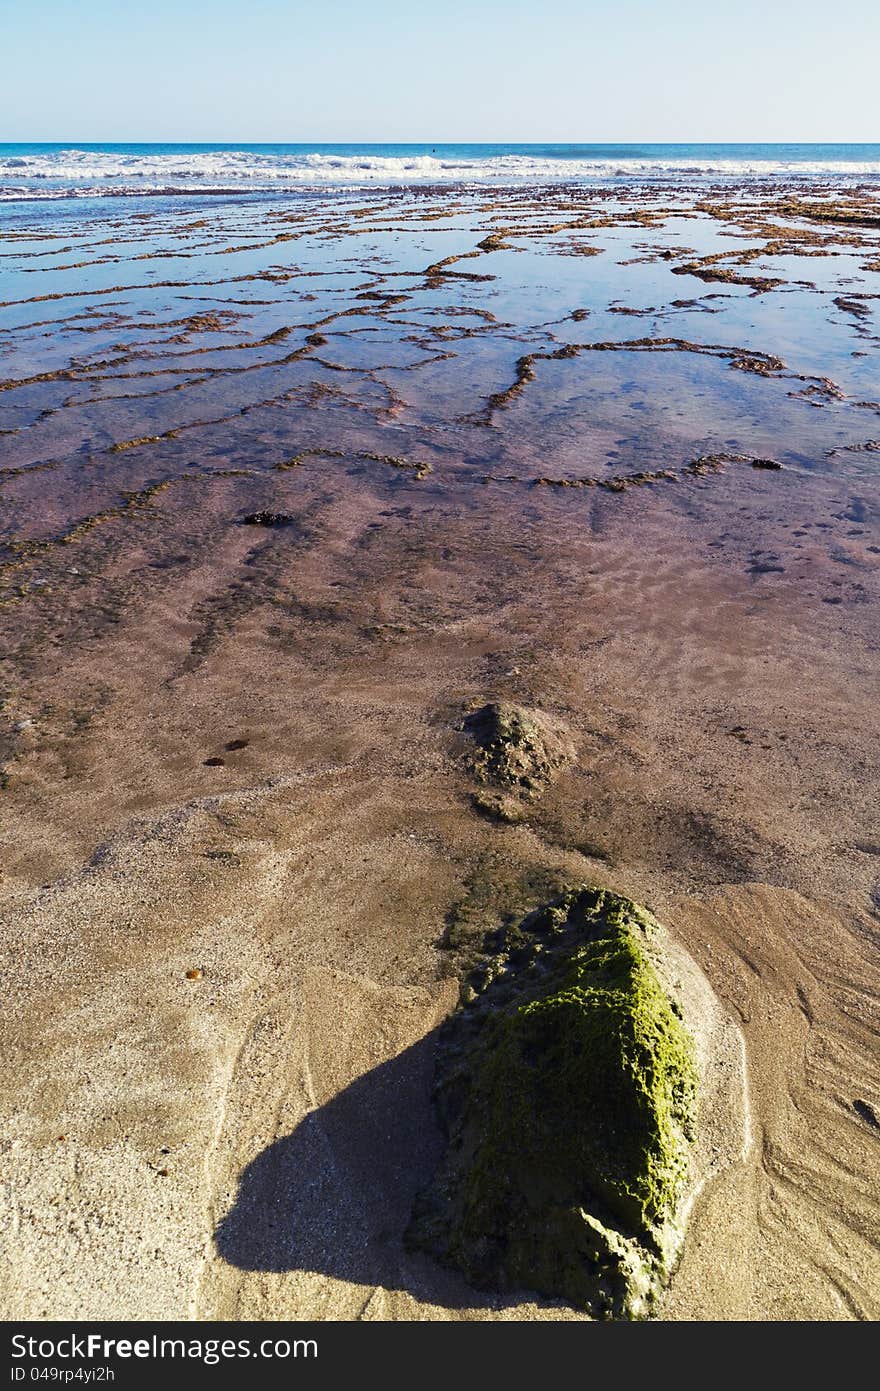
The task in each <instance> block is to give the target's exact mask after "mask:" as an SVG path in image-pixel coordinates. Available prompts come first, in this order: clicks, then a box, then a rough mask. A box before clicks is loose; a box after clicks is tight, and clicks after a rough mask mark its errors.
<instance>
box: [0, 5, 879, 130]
mask: <svg viewBox="0 0 880 1391" xmlns="http://www.w3.org/2000/svg"><path fill="white" fill-rule="evenodd" d="M878 64H880V3H878V0H832V2H831V3H826V2H825V0H736V2H734V0H715V3H712V0H665V3H664V0H614V2H613V3H612V0H602V3H597V0H543V3H542V0H532V3H529V4H524V3H520V0H470V3H465V0H445V2H444V0H437V3H434V4H426V3H423V2H422V0H373V3H370V0H211V2H210V3H209V0H152V3H151V0H143V3H139V4H135V0H0V141H12V140H25V141H26V140H63V141H67V140H80V141H88V140H95V141H99V140H120V141H131V140H146V141H163V140H166V141H171V140H181V141H196V140H205V141H211V140H217V141H236V140H240V141H242V142H255V141H260V140H265V141H319V140H326V141H368V140H375V141H383V140H385V141H404V140H412V141H431V140H439V141H447V140H448V141H455V140H476V141H504V140H510V141H529V140H531V141H549V140H559V141H585V142H591V141H609V140H622V141H625V140H634V141H638V140H644V141H647V140H746V141H748V140H866V141H880V80H878Z"/></svg>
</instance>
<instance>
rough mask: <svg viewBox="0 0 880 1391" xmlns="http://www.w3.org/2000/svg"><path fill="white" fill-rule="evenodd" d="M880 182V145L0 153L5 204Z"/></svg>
mask: <svg viewBox="0 0 880 1391" xmlns="http://www.w3.org/2000/svg"><path fill="white" fill-rule="evenodd" d="M817 178H819V179H822V180H827V181H831V182H840V183H846V184H852V183H854V182H855V183H865V182H868V183H873V182H880V144H852V145H847V144H829V145H819V144H809V145H799V144H754V145H745V144H714V145H713V144H693V145H683V144H669V145H666V144H645V145H634V144H622V145H573V144H572V145H569V144H557V145H553V144H550V145H540V144H531V145H475V144H474V145H471V144H466V145H460V144H456V145H444V144H437V145H367V144H361V145H296V144H293V145H287V144H277V145H263V144H261V145H247V144H216V145H213V144H212V145H205V144H192V145H188V144H174V145H155V144H151V145H147V144H116V143H107V144H78V143H76V142H67V143H59V144H32V145H24V144H6V145H0V201H4V202H17V201H20V200H33V199H41V200H43V199H50V200H52V199H62V198H95V197H105V196H111V197H120V196H137V197H143V196H145V195H150V194H157V195H166V196H167V195H169V194H174V193H188V194H189V193H205V194H217V193H223V194H242V193H259V192H267V191H271V192H273V193H277V192H283V191H284V190H286V189H291V190H303V189H309V188H317V189H321V188H327V187H328V186H330V187H337V188H349V189H361V188H367V187H391V186H407V185H438V184H441V185H442V184H450V185H453V184H462V183H473V184H478V185H489V186H502V187H503V186H508V187H509V186H523V187H534V186H539V185H541V184H558V183H566V182H577V183H585V182H586V183H603V184H609V183H610V184H615V183H632V182H656V183H672V184H689V183H699V182H711V183H718V182H725V181H742V180H749V181H755V182H760V183H767V182H772V181H774V180H778V179H785V180H786V181H791V180H800V179H803V180H813V181H815V180H816V179H817Z"/></svg>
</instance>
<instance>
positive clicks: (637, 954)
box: [408, 886, 744, 1318]
mask: <svg viewBox="0 0 880 1391" xmlns="http://www.w3.org/2000/svg"><path fill="white" fill-rule="evenodd" d="M670 946H671V944H670V943H669V940H668V938H667V936H666V933H665V932H664V930H663V928H662V927H661V926H660V924H659V923H658V922H657V921H656V920H655V919H654V918H653V917H652V915H651V914H650V913H648V912H647V911H646V910H644V909H642V908H639V907H638V906H637V905H636V904H634V903H632V902H631V901H630V900H629V899H625V898H622V897H620V896H619V895H617V894H614V893H611V892H610V891H607V890H604V889H598V888H592V887H586V886H584V887H580V888H576V889H572V890H570V891H569V892H567V893H565V894H564V895H563V896H562V897H561V898H559V899H558V900H556V901H555V902H553V903H551V904H549V905H547V906H546V907H544V908H542V909H540V910H538V911H537V912H535V913H532V914H530V915H529V916H528V917H526V918H524V919H523V920H522V921H521V922H520V923H518V924H517V925H516V926H514V927H512V928H511V927H508V928H506V929H505V930H503V932H501V933H499V934H498V935H497V937H496V939H495V940H494V941H493V942H491V943H490V944H489V950H488V951H487V954H486V956H485V957H484V958H483V960H482V961H481V963H480V965H479V966H478V967H477V970H476V971H475V972H474V974H473V976H472V977H471V979H470V981H469V982H468V984H467V985H466V986H465V989H464V992H463V994H464V998H463V1001H462V1004H461V1006H460V1007H459V1009H458V1010H457V1011H456V1012H455V1014H454V1015H453V1016H452V1017H451V1018H450V1019H449V1020H448V1021H447V1023H446V1025H445V1026H444V1032H443V1036H442V1039H441V1042H440V1047H439V1055H438V1063H437V1075H436V1102H437V1106H438V1110H439V1114H440V1118H441V1121H442V1124H443V1127H444V1129H445V1131H446V1135H447V1140H448V1144H447V1149H446V1153H445V1156H444V1158H443V1160H442V1162H441V1165H440V1167H439V1169H438V1171H437V1173H436V1174H435V1176H434V1179H433V1181H432V1183H431V1185H430V1186H429V1188H428V1189H427V1190H426V1191H424V1192H423V1193H422V1194H421V1195H420V1196H419V1198H418V1199H417V1201H416V1204H415V1208H414V1211H413V1217H412V1221H411V1223H410V1228H409V1232H408V1241H409V1242H410V1243H411V1244H412V1245H414V1246H417V1247H419V1248H421V1249H423V1250H427V1251H428V1252H430V1253H431V1254H432V1255H433V1256H434V1257H435V1258H437V1259H439V1260H440V1261H442V1262H443V1263H445V1264H448V1265H452V1266H455V1267H457V1268H458V1269H460V1270H461V1271H462V1272H463V1273H464V1275H465V1277H466V1278H467V1279H468V1280H469V1282H470V1283H471V1284H473V1285H474V1286H476V1287H478V1288H490V1289H498V1290H501V1291H504V1290H511V1291H512V1290H534V1291H537V1292H538V1293H541V1294H544V1295H547V1296H550V1297H555V1298H561V1299H564V1300H566V1301H567V1302H570V1303H571V1304H573V1305H575V1306H577V1307H578V1308H580V1309H583V1310H584V1311H585V1312H587V1313H589V1314H591V1315H592V1316H593V1317H599V1318H603V1317H604V1318H609V1317H610V1318H640V1317H644V1316H646V1315H649V1314H650V1313H651V1312H652V1311H653V1309H654V1308H655V1305H656V1302H657V1299H658V1297H659V1295H660V1293H661V1291H662V1289H663V1287H664V1286H665V1284H666V1283H667V1281H668V1279H669V1276H670V1274H671V1272H672V1270H673V1268H674V1266H675V1263H676V1260H677V1258H678V1256H679V1253H680V1250H681V1246H682V1241H683V1232H684V1219H685V1216H686V1212H687V1210H688V1207H689V1205H690V1201H691V1199H692V1196H693V1193H694V1191H695V1188H696V1187H697V1185H698V1183H699V1182H700V1181H701V1179H702V1178H704V1177H705V1173H701V1172H700V1170H701V1168H703V1167H704V1166H702V1165H701V1164H700V1163H699V1161H698V1155H697V1154H696V1153H695V1151H697V1150H698V1149H699V1146H695V1139H696V1135H697V1127H698V1121H699V1117H698V1107H697V1094H698V1091H699V1090H700V1086H699V1077H700V1073H701V1070H702V1069H701V1066H700V1056H699V1055H700V1052H701V1050H700V1048H699V1047H698V1045H697V1042H696V1039H695V1037H694V1036H693V1034H692V1032H691V1030H690V1028H689V1027H688V1024H687V1023H686V1022H685V1009H684V1007H683V1003H682V995H681V991H680V990H679V989H677V988H676V987H677V985H678V986H680V985H681V980H676V977H677V976H679V977H680V975H681V971H680V966H681V961H680V960H678V961H675V962H673V961H672V958H671V957H670V955H669V948H670ZM681 955H683V954H681ZM686 960H687V962H688V963H689V965H690V966H691V967H692V968H693V970H694V971H696V968H695V967H693V963H690V959H689V958H687V959H686ZM698 974H700V982H701V983H702V987H700V985H699V984H697V986H696V988H695V982H694V981H693V980H691V981H690V989H689V990H686V991H685V993H686V994H687V993H689V994H690V995H691V997H692V999H694V1000H695V1001H696V1000H697V997H698V996H699V995H700V993H701V988H702V993H703V995H704V996H705V994H706V992H708V995H709V996H710V997H711V999H713V1000H714V997H712V996H711V991H710V990H709V987H708V983H707V982H706V981H705V978H704V977H702V975H701V973H698ZM705 1004H706V1001H705V999H703V1001H702V1004H699V1003H696V1004H695V1008H697V1009H698V1010H699V1011H700V1013H701V1017H702V1021H703V1022H705V1018H706V1011H705V1008H704V1006H705ZM723 1032H724V1031H723V1029H722V1030H721V1031H720V1033H719V1030H718V1028H717V1027H715V1028H714V1029H713V1030H710V1033H713V1036H714V1037H715V1038H716V1041H717V1039H718V1038H719V1037H721V1035H723ZM701 1033H702V1034H703V1038H704V1041H705V1037H706V1034H705V1030H702V1029H701ZM726 1042H727V1045H728V1046H727V1047H726V1049H722V1050H721V1051H722V1052H724V1053H725V1054H726V1063H725V1061H724V1060H722V1066H721V1073H722V1074H723V1073H724V1070H725V1065H726V1070H727V1074H728V1080H729V1081H730V1080H735V1079H734V1077H733V1074H735V1073H736V1072H737V1062H736V1059H737V1057H738V1056H739V1055H738V1050H737V1049H736V1047H735V1046H734V1048H733V1049H731V1048H730V1046H729V1045H730V1042H731V1040H730V1039H729V1038H728V1039H727V1040H726ZM702 1051H703V1052H704V1053H705V1051H706V1050H705V1048H704V1049H703V1050H702ZM710 1051H712V1050H710ZM714 1051H715V1052H716V1053H717V1052H718V1049H717V1047H715V1048H714ZM719 1075H720V1074H719ZM739 1081H740V1082H741V1083H742V1085H741V1087H740V1089H739V1094H740V1096H741V1097H742V1096H743V1095H744V1077H743V1076H742V1075H740V1077H739ZM716 1087H717V1079H716ZM714 1109H715V1110H717V1107H714ZM728 1109H729V1110H730V1111H731V1114H733V1112H734V1111H735V1110H736V1109H737V1108H736V1107H728ZM741 1119H742V1117H741V1116H740V1120H741ZM728 1128H729V1127H728ZM736 1128H737V1132H738V1133H737V1136H736V1144H735V1147H736V1148H737V1149H739V1150H741V1149H742V1145H743V1133H744V1132H743V1126H742V1124H740V1125H739V1126H738V1127H736ZM716 1140H717V1137H716ZM721 1149H723V1146H719V1145H718V1144H717V1143H714V1144H713V1146H712V1153H713V1154H716V1155H717V1154H718V1153H719V1152H720V1150H721ZM695 1161H696V1162H695Z"/></svg>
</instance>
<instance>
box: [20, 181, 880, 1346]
mask: <svg viewBox="0 0 880 1391" xmlns="http://www.w3.org/2000/svg"><path fill="white" fill-rule="evenodd" d="M3 233H4V235H3V240H2V243H0V252H2V258H0V267H2V272H0V273H2V293H0V298H2V300H3V301H4V304H3V306H2V308H0V315H2V319H0V342H2V347H3V352H4V367H3V377H4V380H3V381H2V382H0V451H2V463H0V498H2V504H3V506H2V513H0V526H2V533H0V535H2V539H0V654H2V664H0V701H2V707H0V765H2V773H0V782H2V791H0V814H2V823H0V916H2V923H3V932H2V951H3V956H4V963H3V967H2V971H3V979H4V983H5V986H6V1010H5V1011H4V1013H5V1022H4V1026H3V1028H4V1057H5V1058H6V1068H5V1069H4V1085H3V1089H2V1091H3V1110H4V1121H3V1131H2V1134H3V1144H4V1161H5V1162H4V1166H3V1176H4V1188H3V1202H4V1218H3V1221H4V1227H5V1228H6V1232H7V1240H6V1241H5V1242H4V1246H5V1251H6V1255H5V1258H4V1271H3V1273H2V1275H0V1291H2V1295H0V1297H2V1304H3V1307H4V1310H5V1313H6V1316H7V1317H9V1318H22V1317H45V1318H61V1317H74V1318H97V1317H103V1318H148V1317H155V1318H161V1317H166V1318H175V1317H192V1318H214V1317H219V1318H267V1319H271V1318H309V1317H315V1318H331V1319H335V1318H358V1317H362V1318H374V1319H383V1318H395V1319H404V1318H406V1319H411V1318H416V1319H420V1318H430V1319H446V1318H462V1317H464V1318H487V1317H489V1318H502V1319H521V1318H559V1317H564V1318H575V1317H578V1315H577V1314H576V1313H575V1312H574V1311H573V1310H570V1309H567V1308H565V1307H562V1306H559V1305H554V1304H552V1303H548V1302H546V1301H536V1300H535V1299H534V1297H533V1296H530V1295H529V1294H528V1293H523V1294H522V1296H521V1297H516V1298H511V1297H507V1298H504V1299H502V1298H500V1297H491V1296H487V1295H485V1294H480V1293H477V1292H475V1291H473V1290H471V1289H469V1288H468V1287H467V1286H466V1285H465V1284H464V1283H463V1282H462V1281H460V1280H458V1279H457V1278H456V1277H455V1276H453V1275H452V1274H451V1273H449V1272H448V1271H444V1270H441V1269H440V1268H439V1267H436V1266H434V1265H433V1263H432V1262H431V1261H429V1260H428V1259H427V1258H423V1257H415V1256H413V1255H412V1254H410V1253H408V1252H406V1251H405V1250H404V1248H403V1243H402V1233H403V1230H404V1228H405V1226H406V1223H407V1221H408V1217H409V1211H410V1205H411V1202H412V1199H413V1197H414V1195H415V1193H416V1191H417V1190H418V1189H419V1188H420V1187H421V1186H422V1185H423V1184H424V1183H425V1182H426V1181H427V1179H428V1178H429V1177H430V1174H431V1172H432V1168H433V1166H434V1164H435V1163H436V1161H437V1158H438V1155H439V1152H440V1143H441V1141H440V1136H439V1132H438V1131H437V1128H436V1123H435V1121H434V1117H433V1112H432V1108H431V1101H430V1080H431V1070H432V1057H433V1054H432V1049H433V1038H434V1033H435V1030H436V1028H437V1026H438V1025H439V1023H440V1022H441V1021H442V1019H443V1018H444V1017H445V1015H446V1014H447V1013H448V1012H449V1010H450V1009H451V1008H452V1007H453V1006H454V1004H455V1001H456V999H457V997H458V974H457V973H458V971H459V969H460V963H459V958H458V956H457V955H456V953H455V951H452V950H450V945H449V943H450V933H449V927H450V924H451V923H452V924H458V925H460V924H462V923H464V924H466V927H467V932H468V933H470V934H471V935H472V936H473V937H474V938H475V939H476V937H477V936H478V935H479V933H480V931H481V930H488V929H490V928H492V927H494V926H496V925H497V924H498V922H499V921H500V920H501V918H502V917H503V915H504V914H505V913H506V912H511V911H525V910H526V909H527V908H529V907H531V906H533V905H535V904H537V903H540V902H543V901H545V900H546V899H547V898H548V897H549V896H550V895H551V894H552V893H553V892H554V890H555V889H557V888H561V887H563V886H565V885H566V884H569V883H577V882H581V881H591V882H599V883H603V884H607V885H609V886H610V887H612V888H614V889H616V890H618V891H620V892H623V893H625V894H627V895H630V896H632V897H634V898H635V899H637V900H638V901H641V902H644V903H646V904H648V905H649V906H650V907H651V909H652V910H653V911H654V912H655V914H656V915H657V916H658V917H659V918H660V919H661V920H662V921H663V922H664V923H665V924H666V926H667V927H668V928H669V930H670V931H671V933H672V934H673V935H674V937H675V939H676V940H677V941H678V942H679V943H680V944H681V946H682V948H683V949H684V950H686V951H687V952H688V953H689V954H690V956H691V957H692V958H693V959H694V961H695V962H696V963H698V965H699V966H700V967H701V968H702V970H703V971H704V972H705V975H706V977H707V978H708V980H709V982H710V983H711V985H712V987H713V989H714V991H715V995H716V997H717V1000H718V1001H719V1003H720V1009H721V1010H722V1012H723V1014H724V1016H725V1017H726V1018H727V1019H729V1020H730V1021H731V1027H734V1026H735V1027H736V1028H738V1029H739V1030H740V1032H741V1035H742V1038H743V1040H744V1045H745V1057H746V1068H747V1078H748V1098H749V1107H750V1118H749V1124H750V1139H751V1143H750V1144H749V1145H748V1147H747V1152H746V1153H745V1155H744V1156H743V1157H742V1158H740V1159H738V1160H737V1161H736V1162H730V1163H728V1164H727V1166H726V1167H725V1168H724V1171H723V1172H722V1173H721V1174H720V1175H719V1176H718V1177H717V1178H715V1179H714V1180H713V1181H712V1182H710V1183H709V1184H708V1185H707V1186H706V1187H705V1188H704V1189H703V1191H702V1192H701V1194H700V1196H699V1198H698V1201H697V1203H696V1206H695V1208H694V1212H693V1214H692V1218H691V1229H690V1234H689V1237H688V1241H687V1245H686V1249H685V1255H684V1259H683V1261H682V1264H681V1267H680V1269H679V1270H678V1272H677V1274H676V1276H675V1277H674V1280H673V1283H672V1286H671V1288H670V1290H669V1292H668V1294H667V1296H666V1298H665V1301H664V1305H663V1309H662V1314H663V1316H664V1317H666V1318H670V1319H692V1318H699V1319H719V1318H731V1319H746V1318H748V1319H780V1318H785V1319H792V1318H793V1319H803V1318H807V1319H826V1318H827V1319H849V1318H875V1317H877V1314H878V1298H877V1290H878V1288H880V1279H878V1276H880V1259H878V1241H877V1239H878V1227H880V1220H878V1218H880V1215H878V1205H877V1199H876V1166H877V1144H878V1138H880V1128H878V1124H877V1118H878V1115H880V1066H878V1061H877V1059H878V1052H877V1013H876V1005H877V998H878V985H880V981H878V974H880V973H878V955H877V948H878V936H880V819H878V813H877V806H878V804H880V803H878V787H877V782H878V778H877V772H878V746H877V677H878V658H877V631H878V625H877V612H878V609H877V603H878V563H880V527H878V518H880V475H878V471H877V452H878V449H880V444H878V441H880V404H878V399H880V373H878V370H877V363H878V336H877V333H878V330H877V305H878V303H880V300H878V299H877V298H876V296H877V295H878V294H880V276H878V273H877V272H878V268H880V208H878V205H877V203H876V202H875V201H873V200H872V199H871V198H870V197H869V196H868V195H867V194H865V193H861V194H854V195H852V196H851V197H842V196H841V195H840V194H834V195H833V198H832V197H831V195H829V193H828V192H827V190H824V191H823V190H822V189H819V188H817V189H815V190H813V191H812V192H811V194H810V196H809V197H807V196H806V195H804V193H803V192H802V191H801V192H799V193H798V194H797V195H795V194H792V193H786V192H785V191H784V190H783V191H781V192H780V191H778V190H777V191H776V192H774V193H773V194H772V195H771V194H769V193H768V194H766V195H763V196H758V195H756V194H755V193H754V191H753V190H751V189H748V188H746V187H743V188H742V189H738V190H737V189H733V190H731V189H727V190H724V191H721V190H717V191H715V192H714V193H712V194H711V195H709V194H707V193H706V192H705V191H702V192H699V193H694V194H693V195H688V194H686V193H672V192H670V191H668V190H666V191H662V192H660V193H657V192H653V193H652V192H649V191H647V190H642V191H634V192H632V193H630V194H629V195H624V194H621V192H620V191H619V190H618V191H616V192H614V193H611V192H609V193H608V194H607V195H603V194H601V193H596V192H590V194H589V195H587V194H586V193H581V194H577V195H576V194H575V193H573V192H572V191H571V190H563V189H560V190H555V191H552V192H547V193H545V194H544V195H543V196H542V197H541V198H536V197H533V196H530V195H526V194H523V193H517V194H513V193H510V194H504V193H498V194H492V195H489V194H487V193H486V192H485V191H481V192H479V193H474V192H473V191H468V190H457V191H453V192H444V193H439V192H438V193H431V192H427V193H422V194H420V195H418V196H415V195H410V194H407V193H404V192H400V193H394V194H391V193H385V194H383V193H376V194H373V195H371V197H370V198H369V199H368V200H367V199H364V198H357V197H350V198H345V197H343V196H341V195H337V196H336V197H333V198H320V199H317V198H315V199H311V200H308V199H305V200H301V201H299V202H296V203H293V202H286V203H285V202H283V201H282V200H277V201H276V202H275V203H256V202H248V201H246V200H240V201H239V202H238V203H235V202H232V203H230V204H229V205H225V204H224V205H222V206H218V205H212V206H210V207H209V208H204V207H201V208H196V207H190V206H189V203H188V201H185V200H179V199H178V200H168V201H167V202H166V203H162V204H161V205H154V206H150V205H146V206H145V207H144V208H143V209H139V210H138V211H132V210H131V209H119V210H117V211H114V212H112V213H111V212H106V211H105V212H101V213H100V215H99V214H96V213H92V214H91V215H90V216H89V217H86V216H85V214H83V213H82V212H79V211H77V210H73V209H72V210H70V211H67V212H64V213H63V214H61V213H59V214H57V215H56V216H55V217H54V219H53V220H52V221H50V222H49V223H43V224H41V223H40V221H39V218H38V216H37V214H36V213H35V212H33V211H31V212H29V213H27V212H25V213H21V214H20V215H19V216H18V217H17V219H13V220H12V221H10V222H9V223H6V224H4V227H3ZM770 465H779V466H780V467H778V468H776V467H771V466H770ZM260 513H265V514H271V515H270V516H263V517H262V518H258V520H257V522H256V523H254V522H251V523H248V522H246V521H245V520H244V519H245V518H247V517H253V516H254V515H255V514H260ZM261 521H262V522H263V523H265V522H267V521H268V522H270V523H272V524H270V525H265V524H262V525H261V524H260V522H261ZM280 523H284V524H280ZM490 699H504V700H512V701H515V702H518V703H521V704H524V705H527V706H530V707H535V708H538V709H541V710H544V711H546V712H547V713H548V715H549V716H551V717H553V718H556V719H559V720H561V721H562V722H564V724H565V725H566V726H567V727H568V728H569V729H570V730H571V731H572V734H573V739H574V745H575V758H574V760H573V762H572V763H571V764H570V765H569V766H568V767H566V768H565V769H564V770H562V771H561V772H560V774H559V776H558V778H557V779H556V780H555V782H554V783H553V784H552V785H551V786H549V787H548V788H547V789H546V790H544V791H543V792H542V793H541V795H540V796H537V797H535V798H534V799H533V800H532V801H530V802H529V803H528V804H527V805H526V806H525V808H524V811H523V817H522V820H521V821H520V822H519V823H518V824H505V823H503V822H500V821H497V820H494V819H492V818H491V817H490V816H487V815H485V814H482V813H481V811H480V809H479V807H477V806H475V804H474V800H473V791H474V786H473V781H472V778H471V775H470V770H469V767H468V761H467V757H466V749H465V741H464V740H463V737H462V734H461V732H460V726H461V721H462V716H463V713H464V712H465V711H466V710H467V709H468V708H471V707H472V706H473V705H475V704H480V703H482V702H484V701H486V700H490Z"/></svg>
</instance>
